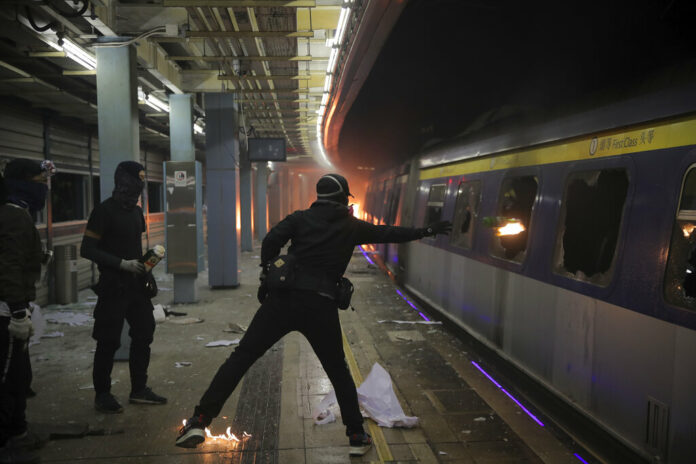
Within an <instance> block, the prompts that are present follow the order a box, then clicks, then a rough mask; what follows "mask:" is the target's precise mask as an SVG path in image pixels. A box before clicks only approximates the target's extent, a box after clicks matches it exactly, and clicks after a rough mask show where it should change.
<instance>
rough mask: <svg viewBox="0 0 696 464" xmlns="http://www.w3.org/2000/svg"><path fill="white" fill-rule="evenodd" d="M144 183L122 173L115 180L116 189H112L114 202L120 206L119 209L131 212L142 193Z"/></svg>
mask: <svg viewBox="0 0 696 464" xmlns="http://www.w3.org/2000/svg"><path fill="white" fill-rule="evenodd" d="M144 186H145V183H144V182H143V181H142V180H140V179H136V178H135V177H133V176H131V175H129V174H126V173H124V174H123V175H119V176H118V177H117V178H116V187H114V192H113V197H114V200H116V201H117V202H118V204H119V205H121V208H123V209H126V210H129V211H130V210H132V209H133V208H135V205H137V204H138V198H140V194H141V193H142V192H143V187H144Z"/></svg>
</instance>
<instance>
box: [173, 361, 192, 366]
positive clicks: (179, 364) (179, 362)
mask: <svg viewBox="0 0 696 464" xmlns="http://www.w3.org/2000/svg"><path fill="white" fill-rule="evenodd" d="M191 364H193V363H192V362H191V361H177V362H175V363H174V367H189V366H190V365H191Z"/></svg>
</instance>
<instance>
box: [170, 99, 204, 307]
mask: <svg viewBox="0 0 696 464" xmlns="http://www.w3.org/2000/svg"><path fill="white" fill-rule="evenodd" d="M169 144H170V149H169V151H170V158H171V161H195V160H196V151H195V147H194V142H193V95H192V94H173V95H170V96H169ZM196 181H200V179H196ZM197 187H198V186H197ZM200 191H201V189H200V188H196V190H195V192H196V199H195V200H194V201H195V203H194V204H196V205H198V204H200V200H201V199H200V195H201V193H200ZM197 209H198V208H197ZM196 213H197V214H196V216H200V214H198V213H199V212H198V211H196ZM196 222H197V223H198V226H199V227H198V231H197V232H200V233H197V234H196V235H197V237H196V238H197V240H196V242H197V243H196V248H199V244H200V243H202V232H203V231H202V229H203V228H202V223H201V222H200V221H196ZM185 246H191V244H187V243H169V236H167V248H169V249H171V248H172V247H185ZM200 264H201V263H199V270H201V269H202V266H200ZM197 277H198V275H197V274H181V273H175V274H174V303H193V302H195V301H197V300H198V297H197V292H196V278H197Z"/></svg>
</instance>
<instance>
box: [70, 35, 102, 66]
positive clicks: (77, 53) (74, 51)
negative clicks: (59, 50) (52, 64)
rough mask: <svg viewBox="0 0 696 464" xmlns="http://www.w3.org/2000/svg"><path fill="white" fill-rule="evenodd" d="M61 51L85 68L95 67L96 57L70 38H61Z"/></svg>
mask: <svg viewBox="0 0 696 464" xmlns="http://www.w3.org/2000/svg"><path fill="white" fill-rule="evenodd" d="M63 51H64V52H65V55H66V56H67V57H68V58H70V59H71V60H73V61H74V62H76V63H77V64H79V65H81V66H83V67H85V68H87V69H97V59H96V58H95V57H94V56H92V54H91V53H88V52H87V51H85V50H84V49H83V48H82V47H80V46H79V45H77V44H76V43H74V42H73V41H71V40H70V39H63Z"/></svg>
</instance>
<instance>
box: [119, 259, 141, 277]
mask: <svg viewBox="0 0 696 464" xmlns="http://www.w3.org/2000/svg"><path fill="white" fill-rule="evenodd" d="M119 267H120V268H121V269H123V270H124V271H127V272H132V273H133V274H145V265H144V264H143V263H141V262H140V261H138V260H137V259H128V260H125V259H122V260H121V264H119Z"/></svg>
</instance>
